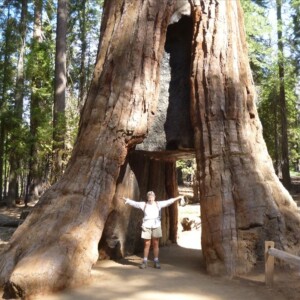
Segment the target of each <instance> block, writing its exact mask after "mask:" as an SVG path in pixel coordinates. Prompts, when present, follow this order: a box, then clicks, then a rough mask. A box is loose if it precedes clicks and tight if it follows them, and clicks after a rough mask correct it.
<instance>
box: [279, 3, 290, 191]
mask: <svg viewBox="0 0 300 300" xmlns="http://www.w3.org/2000/svg"><path fill="white" fill-rule="evenodd" d="M276 5H277V23H278V25H277V38H278V73H279V74H278V75H279V104H280V106H279V107H280V117H281V170H282V182H283V185H284V186H285V187H286V188H287V189H290V187H291V177H290V169H289V166H290V164H289V146H288V133H287V129H288V123H287V110H286V97H285V85H284V82H285V79H284V76H285V75H284V51H283V40H282V38H283V36H282V17H281V7H282V0H276Z"/></svg>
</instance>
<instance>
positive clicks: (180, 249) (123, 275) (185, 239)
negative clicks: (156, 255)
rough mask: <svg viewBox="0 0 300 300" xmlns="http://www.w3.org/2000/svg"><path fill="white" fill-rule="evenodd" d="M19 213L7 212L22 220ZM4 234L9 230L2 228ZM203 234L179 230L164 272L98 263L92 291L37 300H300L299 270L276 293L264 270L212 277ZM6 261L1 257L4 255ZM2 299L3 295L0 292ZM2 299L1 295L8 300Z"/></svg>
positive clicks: (191, 213) (278, 283)
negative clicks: (206, 262) (205, 259)
mask: <svg viewBox="0 0 300 300" xmlns="http://www.w3.org/2000/svg"><path fill="white" fill-rule="evenodd" d="M20 212H21V211H19V210H15V211H13V210H12V211H5V210H1V209H0V214H1V213H3V214H5V215H8V216H10V217H18V216H19V215H20ZM199 214H200V208H199V207H198V206H197V205H195V204H194V205H188V206H185V207H182V208H181V209H180V214H179V215H180V218H181V217H183V216H185V217H189V218H190V219H193V218H197V217H198V216H199ZM2 229H4V228H2ZM5 230H6V231H4V230H2V231H1V230H0V251H1V246H5V244H6V243H7V241H8V239H9V236H10V235H11V233H12V231H11V232H10V230H12V229H10V228H7V229H5ZM200 230H201V228H193V229H192V230H191V231H185V232H181V231H180V230H179V233H178V234H179V235H178V245H175V244H172V245H170V246H167V247H163V248H161V250H160V252H161V253H160V259H161V264H162V269H161V270H157V269H154V268H153V267H151V266H150V267H149V268H147V269H146V270H140V269H139V268H138V266H139V264H140V262H141V257H139V256H135V255H133V256H129V257H126V258H125V259H122V260H120V261H111V260H106V261H98V262H97V264H96V265H95V266H94V268H93V270H92V279H91V283H90V285H89V286H86V287H81V288H78V289H74V290H68V291H63V292H61V293H58V294H55V295H48V296H46V295H43V296H38V297H35V298H33V299H36V300H40V299H43V300H71V299H72V300H76V299H77V300H85V299H89V300H96V299H99V300H102V299H103V300H104V299H105V300H108V299H109V300H122V299H130V300H141V299H143V300H144V299H145V300H148V299H149V300H153V299H159V300H169V299H170V300H196V299H197V300H199V299H200V300H299V299H300V283H299V281H300V280H299V279H300V273H299V272H298V273H297V272H296V271H295V270H293V271H291V270H285V271H282V270H280V271H278V270H277V271H276V272H275V274H276V276H275V285H274V288H267V287H266V286H265V284H264V273H263V268H262V267H260V268H257V270H255V271H254V272H253V273H252V274H248V275H247V276H245V277H243V278H242V277H240V278H234V279H231V280H230V279H226V278H220V277H212V276H209V275H207V273H206V272H205V268H204V266H203V259H202V255H201V249H200V237H201V231H200ZM0 255H1V253H0ZM0 293H1V290H0ZM2 294H3V293H1V294H0V295H2Z"/></svg>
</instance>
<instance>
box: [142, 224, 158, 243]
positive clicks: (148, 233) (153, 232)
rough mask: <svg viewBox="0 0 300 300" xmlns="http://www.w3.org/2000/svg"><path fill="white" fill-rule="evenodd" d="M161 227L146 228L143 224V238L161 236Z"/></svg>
mask: <svg viewBox="0 0 300 300" xmlns="http://www.w3.org/2000/svg"><path fill="white" fill-rule="evenodd" d="M161 237H162V232H161V227H157V228H146V227H143V226H142V239H145V240H151V238H161Z"/></svg>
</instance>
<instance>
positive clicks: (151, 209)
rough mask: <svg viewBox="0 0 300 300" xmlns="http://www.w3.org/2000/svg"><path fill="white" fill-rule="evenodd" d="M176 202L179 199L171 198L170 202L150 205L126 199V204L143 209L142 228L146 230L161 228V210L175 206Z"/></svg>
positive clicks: (156, 202)
mask: <svg viewBox="0 0 300 300" xmlns="http://www.w3.org/2000/svg"><path fill="white" fill-rule="evenodd" d="M176 200H177V199H175V198H171V199H169V200H163V201H155V202H154V203H153V204H148V203H146V202H137V201H134V200H131V199H126V202H125V204H129V205H130V206H132V207H135V208H138V209H141V210H142V211H143V212H144V218H143V224H142V226H144V227H146V228H157V227H160V226H161V221H160V210H161V209H162V208H164V207H167V206H169V205H171V204H173V203H174V202H175V201H176ZM145 206H146V207H145Z"/></svg>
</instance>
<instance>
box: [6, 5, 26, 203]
mask: <svg viewBox="0 0 300 300" xmlns="http://www.w3.org/2000/svg"><path fill="white" fill-rule="evenodd" d="M26 31H27V0H22V8H21V16H20V23H19V36H20V42H19V48H18V52H19V53H18V62H17V67H16V69H17V74H16V88H15V103H14V105H13V108H12V110H13V111H12V118H11V119H10V125H11V132H10V139H9V140H8V145H9V146H8V148H9V151H8V153H9V165H10V172H9V187H8V195H7V204H8V205H9V206H11V205H14V204H15V201H16V200H17V199H18V197H19V184H18V176H19V174H20V168H21V160H22V157H23V154H24V153H23V151H22V145H21V143H20V140H21V139H20V137H21V136H22V135H23V134H22V129H23V128H22V124H23V121H22V118H23V103H24V94H25V86H24V78H25V77H24V53H25V47H26Z"/></svg>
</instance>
